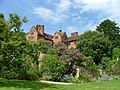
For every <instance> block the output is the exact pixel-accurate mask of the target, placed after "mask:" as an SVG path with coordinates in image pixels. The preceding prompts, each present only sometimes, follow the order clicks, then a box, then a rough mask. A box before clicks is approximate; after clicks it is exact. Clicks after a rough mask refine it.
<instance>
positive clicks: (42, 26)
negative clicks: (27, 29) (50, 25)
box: [38, 25, 44, 35]
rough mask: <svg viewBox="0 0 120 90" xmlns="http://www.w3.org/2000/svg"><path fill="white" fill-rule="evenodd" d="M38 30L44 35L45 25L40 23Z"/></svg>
mask: <svg viewBox="0 0 120 90" xmlns="http://www.w3.org/2000/svg"><path fill="white" fill-rule="evenodd" d="M38 32H39V33H40V34H41V35H44V25H39V26H38Z"/></svg>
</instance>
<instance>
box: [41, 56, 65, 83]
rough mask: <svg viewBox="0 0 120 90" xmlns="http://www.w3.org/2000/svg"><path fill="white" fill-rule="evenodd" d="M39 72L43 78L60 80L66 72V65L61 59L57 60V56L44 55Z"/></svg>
mask: <svg viewBox="0 0 120 90" xmlns="http://www.w3.org/2000/svg"><path fill="white" fill-rule="evenodd" d="M40 72H41V74H42V78H43V79H45V80H53V81H61V80H62V77H63V75H65V73H66V65H65V63H64V62H63V61H61V60H58V58H57V56H49V55H45V56H44V58H43V60H42V63H41V68H40Z"/></svg>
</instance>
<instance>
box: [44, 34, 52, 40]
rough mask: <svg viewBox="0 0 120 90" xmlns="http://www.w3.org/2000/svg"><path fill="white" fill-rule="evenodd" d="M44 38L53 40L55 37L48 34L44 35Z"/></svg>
mask: <svg viewBox="0 0 120 90" xmlns="http://www.w3.org/2000/svg"><path fill="white" fill-rule="evenodd" d="M44 38H46V39H49V40H52V38H53V36H52V35H50V34H47V33H44Z"/></svg>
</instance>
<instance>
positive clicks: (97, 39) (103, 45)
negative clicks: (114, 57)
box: [77, 31, 112, 64]
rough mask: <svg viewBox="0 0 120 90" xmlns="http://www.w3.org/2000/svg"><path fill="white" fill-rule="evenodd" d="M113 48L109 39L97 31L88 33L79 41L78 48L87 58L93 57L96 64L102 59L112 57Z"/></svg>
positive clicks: (80, 37) (82, 35) (81, 36)
mask: <svg viewBox="0 0 120 90" xmlns="http://www.w3.org/2000/svg"><path fill="white" fill-rule="evenodd" d="M111 47H112V46H111V42H110V41H109V39H108V38H107V37H105V36H104V35H103V34H101V33H99V32H97V31H87V32H85V33H83V34H81V35H80V36H79V38H78V40H77V48H78V49H80V50H81V52H82V53H83V54H85V55H86V56H92V58H93V60H94V62H95V63H96V64H99V63H100V62H101V59H102V57H111Z"/></svg>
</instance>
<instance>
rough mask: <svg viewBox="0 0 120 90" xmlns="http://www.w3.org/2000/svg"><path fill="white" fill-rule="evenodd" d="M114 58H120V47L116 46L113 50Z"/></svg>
mask: <svg viewBox="0 0 120 90" xmlns="http://www.w3.org/2000/svg"><path fill="white" fill-rule="evenodd" d="M112 58H113V59H120V48H114V49H113V52H112Z"/></svg>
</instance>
